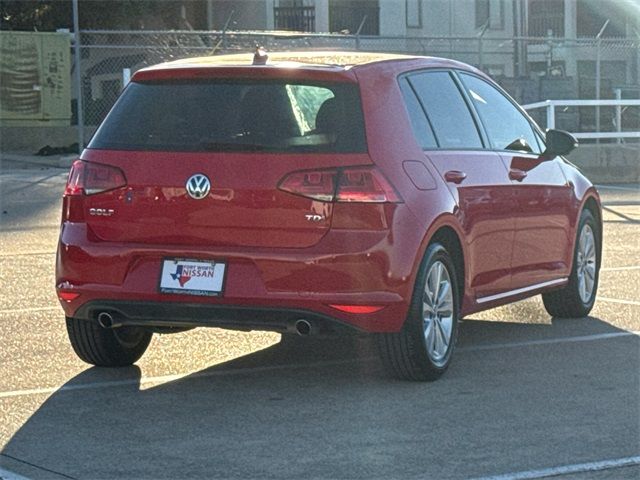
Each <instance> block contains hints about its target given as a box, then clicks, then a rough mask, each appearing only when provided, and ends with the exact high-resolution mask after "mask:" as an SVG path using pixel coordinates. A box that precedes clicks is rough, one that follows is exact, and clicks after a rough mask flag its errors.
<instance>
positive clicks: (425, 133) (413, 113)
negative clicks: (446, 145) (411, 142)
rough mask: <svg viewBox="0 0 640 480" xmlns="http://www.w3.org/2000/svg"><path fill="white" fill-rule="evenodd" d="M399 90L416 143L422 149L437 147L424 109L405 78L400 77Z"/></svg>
mask: <svg viewBox="0 0 640 480" xmlns="http://www.w3.org/2000/svg"><path fill="white" fill-rule="evenodd" d="M400 90H401V91H402V96H403V97H404V104H405V106H406V107H407V112H408V114H409V120H410V121H411V128H412V129H413V135H414V136H415V137H416V141H417V142H418V145H420V146H421V147H422V148H423V149H426V148H437V147H438V144H437V143H436V138H435V137H434V135H433V131H432V130H431V126H430V125H429V122H428V121H427V117H426V116H425V114H424V110H422V107H421V106H420V102H419V101H418V98H417V97H416V94H415V93H414V92H413V89H412V88H411V85H409V82H408V81H407V79H406V78H402V79H400Z"/></svg>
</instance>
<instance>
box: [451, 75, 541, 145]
mask: <svg viewBox="0 0 640 480" xmlns="http://www.w3.org/2000/svg"><path fill="white" fill-rule="evenodd" d="M460 78H461V79H462V83H464V85H465V87H466V89H467V92H468V93H469V97H470V98H471V101H472V102H473V105H474V106H475V108H476V111H477V112H478V115H479V116H480V118H481V119H482V123H483V124H484V128H485V130H486V131H487V135H488V136H489V141H490V142H491V145H492V147H493V148H496V149H498V150H513V151H521V152H534V153H540V146H539V145H538V140H537V139H536V136H535V134H534V131H533V128H532V127H531V124H530V123H529V120H527V118H526V117H525V116H524V115H522V113H520V111H519V110H518V109H517V108H516V107H515V106H514V105H513V104H512V103H511V102H510V101H509V99H507V97H505V96H504V95H503V94H502V93H500V91H498V90H497V89H495V88H494V87H492V86H491V85H489V84H488V83H487V82H485V81H484V80H481V79H479V78H478V77H475V76H473V75H467V74H464V73H461V74H460Z"/></svg>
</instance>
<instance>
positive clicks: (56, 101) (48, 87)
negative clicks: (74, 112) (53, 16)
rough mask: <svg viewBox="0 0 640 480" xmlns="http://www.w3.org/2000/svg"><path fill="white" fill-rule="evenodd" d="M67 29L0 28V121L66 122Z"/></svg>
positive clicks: (29, 123)
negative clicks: (59, 30) (47, 31)
mask: <svg viewBox="0 0 640 480" xmlns="http://www.w3.org/2000/svg"><path fill="white" fill-rule="evenodd" d="M70 120H71V67H70V36H69V34H68V33H40V32H6V31H5V32H0V122H2V125H4V126H13V125H16V126H37V125H43V122H44V124H46V125H52V126H53V125H56V126H63V125H69V124H70Z"/></svg>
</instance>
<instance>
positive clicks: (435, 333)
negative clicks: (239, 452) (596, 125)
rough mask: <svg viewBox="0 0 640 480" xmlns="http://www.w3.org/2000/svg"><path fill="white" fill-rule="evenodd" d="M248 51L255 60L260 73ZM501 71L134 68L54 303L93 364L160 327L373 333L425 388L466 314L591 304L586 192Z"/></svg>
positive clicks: (90, 164) (73, 210) (392, 64)
mask: <svg viewBox="0 0 640 480" xmlns="http://www.w3.org/2000/svg"><path fill="white" fill-rule="evenodd" d="M252 60H253V61H252ZM575 143H576V142H575V140H574V138H573V137H571V135H569V134H567V133H565V132H561V131H556V130H549V131H547V132H546V133H543V132H542V131H541V130H540V129H539V128H538V127H537V126H536V125H535V123H534V122H533V121H532V120H531V119H530V118H529V117H528V116H527V114H526V113H525V112H524V111H523V110H522V109H521V108H520V107H519V106H518V105H517V104H516V103H515V102H514V101H513V100H512V99H511V98H510V97H509V96H508V95H507V94H506V93H505V92H504V91H503V90H501V89H500V87H498V86H497V85H496V84H495V83H494V82H493V81H492V80H490V79H489V78H487V76H486V75H484V74H483V73H482V72H480V71H478V70H476V69H475V68H473V67H470V66H468V65H465V64H462V63H459V62H454V61H450V60H444V59H439V58H427V57H410V56H400V55H384V54H369V53H354V52H311V53H279V54H271V55H270V58H269V59H268V60H266V57H265V56H261V55H259V54H256V56H255V57H253V59H252V56H251V55H231V56H217V57H211V58H197V59H189V60H183V61H177V62H171V63H166V64H162V65H159V66H155V67H151V68H147V69H144V70H141V71H138V72H137V73H136V74H135V75H134V77H133V79H132V81H131V83H130V84H129V85H128V86H127V88H126V89H125V90H124V92H123V94H122V96H121V97H120V99H119V100H118V102H117V103H116V105H115V106H114V107H113V109H112V111H111V112H110V113H109V115H108V116H107V118H106V119H105V121H104V122H103V124H102V125H101V126H100V128H99V129H98V131H97V132H96V134H95V136H94V137H93V139H92V140H91V142H90V144H89V146H88V148H87V149H85V150H84V152H83V153H82V155H81V157H80V159H79V160H77V161H76V162H75V163H74V164H73V167H72V169H71V172H70V175H69V180H68V184H67V187H66V190H65V192H64V202H63V215H62V228H61V233H60V244H59V248H58V257H57V272H56V283H57V293H58V297H59V298H60V301H61V303H62V307H63V308H64V311H65V314H66V317H67V329H68V332H69V338H70V340H71V344H72V345H73V347H74V349H75V351H76V353H77V354H78V355H79V356H80V358H82V359H83V360H85V361H86V362H89V363H92V364H94V365H102V366H121V365H129V364H131V363H133V362H135V361H136V360H138V358H140V356H141V355H142V354H143V353H144V351H145V349H146V348H147V345H148V344H149V340H150V338H151V335H152V333H153V332H171V331H180V330H184V329H187V328H193V327H205V326H206V327H222V328H231V329H239V330H273V331H278V332H282V333H296V332H297V333H298V334H300V335H308V334H314V333H318V332H334V333H339V332H346V331H348V330H353V331H360V332H370V333H374V334H376V335H377V337H378V340H379V346H380V351H381V355H382V357H383V359H384V361H385V363H386V364H387V366H388V367H389V368H390V369H391V370H392V371H393V372H395V374H396V375H398V376H400V377H402V378H406V379H412V380H432V379H435V378H437V377H438V376H440V375H441V374H442V373H443V372H444V371H445V370H446V368H447V366H448V365H449V364H450V362H451V358H452V354H453V350H454V346H455V343H456V336H457V330H458V322H459V320H460V319H461V318H462V317H464V316H465V315H469V314H472V313H474V312H478V311H480V310H485V309H488V308H492V307H496V306H498V305H502V304H506V303H509V302H514V301H517V300H521V299H523V298H525V297H529V296H532V295H536V294H540V293H541V294H542V297H543V300H544V305H545V307H546V309H547V311H548V312H549V314H551V315H553V316H556V317H580V316H584V315H586V314H587V313H588V312H589V311H590V310H591V308H592V306H593V304H594V301H595V296H596V290H597V287H598V270H599V267H600V252H601V246H602V224H601V209H600V201H599V197H598V194H597V192H596V190H595V188H594V187H593V185H592V184H591V183H590V182H589V181H588V180H587V179H586V178H585V177H584V176H583V175H582V174H581V173H580V172H579V171H578V170H577V169H576V168H575V167H574V166H572V165H571V164H570V163H568V162H567V161H566V160H565V159H563V158H562V155H564V154H567V153H568V152H569V151H571V150H572V149H573V148H574V147H575Z"/></svg>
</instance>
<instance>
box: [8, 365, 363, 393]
mask: <svg viewBox="0 0 640 480" xmlns="http://www.w3.org/2000/svg"><path fill="white" fill-rule="evenodd" d="M373 359H374V357H365V358H349V359H344V360H329V361H323V362H313V363H306V364H298V365H291V364H283V365H271V366H266V367H253V368H236V369H229V370H220V371H216V372H207V371H204V372H196V373H193V372H187V373H178V374H175V375H160V376H156V377H141V378H139V379H137V378H132V379H128V380H113V381H110V382H92V383H79V384H77V385H64V386H62V387H45V388H33V389H29V390H14V391H9V392H0V398H8V397H21V396H25V395H43V394H50V393H54V392H55V393H57V392H68V391H73V390H94V389H99V388H110V387H124V386H127V385H140V386H142V385H148V384H153V383H167V382H174V381H176V380H180V379H182V378H184V377H190V378H205V377H222V376H228V375H237V374H240V375H242V374H245V375H246V374H251V373H260V372H269V371H274V370H286V369H291V370H298V369H302V368H314V367H324V366H333V365H344V364H349V363H354V362H363V361H364V362H366V361H371V360H373Z"/></svg>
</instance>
